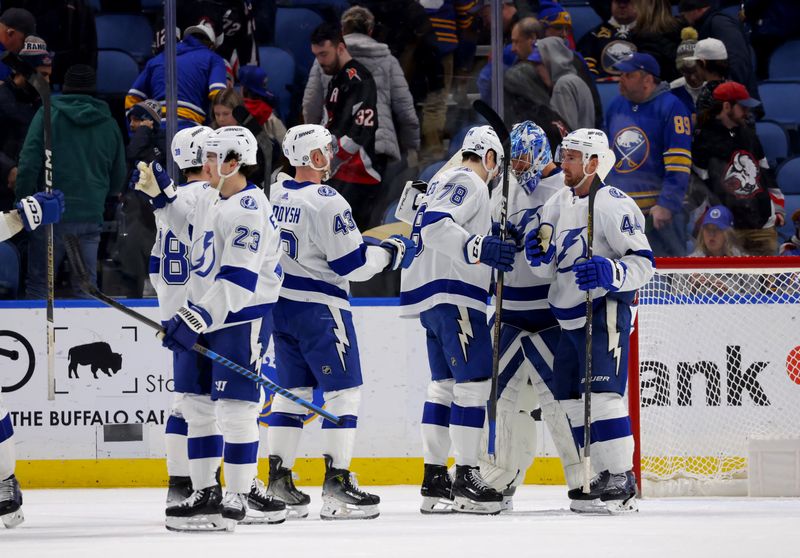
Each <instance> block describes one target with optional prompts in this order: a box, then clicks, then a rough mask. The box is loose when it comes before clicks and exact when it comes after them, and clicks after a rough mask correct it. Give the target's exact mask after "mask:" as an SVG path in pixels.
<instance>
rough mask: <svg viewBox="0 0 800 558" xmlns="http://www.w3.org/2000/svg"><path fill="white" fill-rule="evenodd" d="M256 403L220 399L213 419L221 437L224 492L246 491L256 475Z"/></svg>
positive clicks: (257, 410)
mask: <svg viewBox="0 0 800 558" xmlns="http://www.w3.org/2000/svg"><path fill="white" fill-rule="evenodd" d="M260 409H261V406H260V405H259V404H258V403H257V402H252V401H239V400H236V399H220V400H218V401H217V419H218V420H219V426H220V429H221V430H222V436H223V438H224V439H225V452H224V453H223V462H224V466H225V488H226V490H227V491H228V492H239V493H248V492H250V486H251V485H252V483H253V479H254V478H255V477H256V475H257V474H258V413H259V411H260Z"/></svg>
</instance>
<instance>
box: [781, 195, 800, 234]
mask: <svg viewBox="0 0 800 558" xmlns="http://www.w3.org/2000/svg"><path fill="white" fill-rule="evenodd" d="M784 197H785V198H786V205H785V206H784V207H785V209H786V222H785V223H784V224H783V226H782V227H780V228H779V229H778V242H788V240H789V239H790V238H792V236H793V235H794V223H792V213H794V212H795V211H797V210H798V209H800V195H791V194H790V195H788V196H784Z"/></svg>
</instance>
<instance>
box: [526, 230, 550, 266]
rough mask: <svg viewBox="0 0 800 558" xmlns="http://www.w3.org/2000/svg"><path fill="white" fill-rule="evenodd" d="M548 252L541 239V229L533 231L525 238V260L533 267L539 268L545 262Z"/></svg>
mask: <svg viewBox="0 0 800 558" xmlns="http://www.w3.org/2000/svg"><path fill="white" fill-rule="evenodd" d="M545 255H546V252H545V250H544V246H542V239H541V238H540V237H539V229H538V228H536V229H533V230H532V231H531V232H529V233H528V235H527V236H526V237H525V258H526V259H527V260H528V263H529V264H531V266H532V267H539V266H540V265H542V262H544V260H545Z"/></svg>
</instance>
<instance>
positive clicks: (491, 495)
mask: <svg viewBox="0 0 800 558" xmlns="http://www.w3.org/2000/svg"><path fill="white" fill-rule="evenodd" d="M502 506H503V495H502V494H500V493H499V492H498V491H497V490H495V489H494V488H492V487H491V486H489V485H488V484H486V481H485V480H483V477H481V473H480V471H479V470H478V468H477V467H471V466H469V465H456V480H455V482H454V483H453V511H456V512H459V513H475V514H481V515H497V514H498V513H500V511H501V509H502Z"/></svg>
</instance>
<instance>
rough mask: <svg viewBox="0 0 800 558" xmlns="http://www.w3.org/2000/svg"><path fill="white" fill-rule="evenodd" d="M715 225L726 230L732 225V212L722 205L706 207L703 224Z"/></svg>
mask: <svg viewBox="0 0 800 558" xmlns="http://www.w3.org/2000/svg"><path fill="white" fill-rule="evenodd" d="M706 225H716V226H717V228H719V229H720V230H723V231H724V230H727V229H730V228H732V227H733V214H731V211H730V209H728V208H727V207H725V206H724V205H714V206H711V207H709V208H708V211H706V214H705V216H704V217H703V226H704V227H705V226H706Z"/></svg>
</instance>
